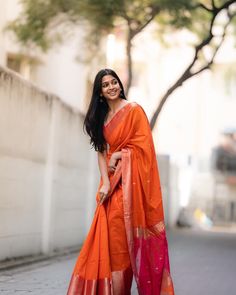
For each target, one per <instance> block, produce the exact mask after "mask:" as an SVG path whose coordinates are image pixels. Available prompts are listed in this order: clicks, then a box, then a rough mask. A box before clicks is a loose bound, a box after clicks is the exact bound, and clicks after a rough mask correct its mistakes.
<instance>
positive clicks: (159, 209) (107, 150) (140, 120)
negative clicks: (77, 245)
mask: <svg viewBox="0 0 236 295" xmlns="http://www.w3.org/2000/svg"><path fill="white" fill-rule="evenodd" d="M84 126H85V128H86V131H87V133H88V135H89V136H90V141H91V144H92V146H93V147H94V148H95V150H96V151H97V152H98V164H99V169H100V173H101V180H100V184H99V188H98V192H97V195H96V200H97V208H96V211H95V215H94V219H93V223H92V225H91V228H90V231H89V234H88V236H87V238H86V240H85V242H84V245H83V247H82V249H81V252H80V254H79V257H78V259H77V262H76V265H75V267H74V270H73V273H72V277H71V281H70V285H69V289H68V292H67V295H81V294H83V295H93V294H94V295H95V294H98V295H107V294H113V295H128V294H131V285H132V278H133V275H134V277H135V280H136V283H137V288H138V293H139V294H140V295H160V294H161V295H173V294H174V288H173V283H172V280H171V276H170V267H169V257H168V244H167V240H166V233H165V224H164V213H163V205H162V195H161V187H160V180H159V174H158V167H157V162H156V156H155V150H154V145H153V139H152V134H151V129H150V126H149V122H148V119H147V117H146V114H145V112H144V110H143V109H142V107H141V106H140V105H138V104H137V103H135V102H132V103H130V102H128V101H127V99H126V97H125V94H124V89H123V85H122V83H121V81H120V79H119V77H118V76H117V74H116V73H115V72H114V71H112V70H110V69H104V70H101V71H99V72H98V74H97V76H96V78H95V81H94V88H93V93H92V99H91V102H90V105H89V109H88V112H87V115H86V117H85V121H84Z"/></svg>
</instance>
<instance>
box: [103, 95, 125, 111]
mask: <svg viewBox="0 0 236 295" xmlns="http://www.w3.org/2000/svg"><path fill="white" fill-rule="evenodd" d="M107 103H108V105H109V109H110V110H109V111H110V113H112V114H114V113H116V112H117V111H118V110H119V109H120V108H121V107H122V106H123V105H125V104H126V103H127V102H126V101H125V100H124V99H122V98H118V99H116V100H114V101H108V102H107Z"/></svg>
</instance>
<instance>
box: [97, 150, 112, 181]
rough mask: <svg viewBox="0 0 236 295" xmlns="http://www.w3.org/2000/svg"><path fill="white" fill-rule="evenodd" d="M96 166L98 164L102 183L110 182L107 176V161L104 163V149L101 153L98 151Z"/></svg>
mask: <svg viewBox="0 0 236 295" xmlns="http://www.w3.org/2000/svg"><path fill="white" fill-rule="evenodd" d="M98 166H99V170H100V174H101V177H102V181H103V184H104V183H110V181H109V177H108V170H107V163H106V150H105V151H104V152H103V153H101V152H98Z"/></svg>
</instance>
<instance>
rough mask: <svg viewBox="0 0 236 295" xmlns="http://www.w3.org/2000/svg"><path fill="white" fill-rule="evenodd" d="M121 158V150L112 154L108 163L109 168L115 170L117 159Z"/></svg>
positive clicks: (111, 170)
mask: <svg viewBox="0 0 236 295" xmlns="http://www.w3.org/2000/svg"><path fill="white" fill-rule="evenodd" d="M120 158H121V152H115V153H113V154H112V155H111V158H110V160H109V163H108V170H109V171H110V172H115V170H116V164H117V160H119V159H120Z"/></svg>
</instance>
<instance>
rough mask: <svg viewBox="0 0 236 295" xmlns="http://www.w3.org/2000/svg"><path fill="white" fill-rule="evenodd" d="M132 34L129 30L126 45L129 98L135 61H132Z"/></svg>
mask: <svg viewBox="0 0 236 295" xmlns="http://www.w3.org/2000/svg"><path fill="white" fill-rule="evenodd" d="M131 51H132V34H131V30H130V28H128V34H127V43H126V55H127V84H126V95H127V96H128V94H129V90H130V86H131V84H132V79H133V61H132V52H131Z"/></svg>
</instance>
